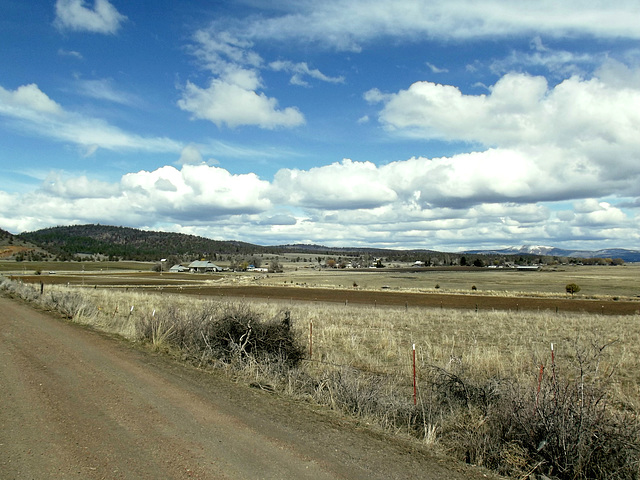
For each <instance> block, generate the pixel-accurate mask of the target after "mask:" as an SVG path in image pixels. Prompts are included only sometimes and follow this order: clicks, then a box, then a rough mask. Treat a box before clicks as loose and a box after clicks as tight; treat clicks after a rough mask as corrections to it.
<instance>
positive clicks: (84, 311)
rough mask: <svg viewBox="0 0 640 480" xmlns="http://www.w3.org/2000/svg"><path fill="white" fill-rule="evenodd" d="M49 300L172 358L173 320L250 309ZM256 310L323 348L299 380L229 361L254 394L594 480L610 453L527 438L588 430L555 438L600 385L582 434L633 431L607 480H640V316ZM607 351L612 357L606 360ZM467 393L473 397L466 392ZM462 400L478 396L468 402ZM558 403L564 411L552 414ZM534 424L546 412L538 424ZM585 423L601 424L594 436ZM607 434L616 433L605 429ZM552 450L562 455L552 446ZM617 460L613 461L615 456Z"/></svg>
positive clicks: (101, 295)
mask: <svg viewBox="0 0 640 480" xmlns="http://www.w3.org/2000/svg"><path fill="white" fill-rule="evenodd" d="M600 268H602V267H600ZM526 275H530V274H529V273H527V274H526ZM564 281H565V280H562V282H564ZM475 283H477V284H480V282H477V281H476V282H475ZM583 283H584V280H583ZM12 288H13V287H12ZM16 288H17V287H16ZM20 288H24V289H27V291H28V292H32V293H27V294H26V296H27V297H29V298H30V299H31V300H33V301H36V302H38V301H43V300H41V299H40V297H39V293H38V292H36V293H33V290H36V289H34V288H33V287H29V286H22V287H20ZM29 289H31V290H29ZM45 296H47V298H49V299H57V300H56V301H57V302H58V304H60V305H64V308H65V309H67V310H66V311H63V312H66V313H65V315H67V316H70V317H73V318H74V319H75V320H76V321H80V322H83V323H89V324H92V325H95V326H97V327H99V328H101V329H104V330H107V331H109V332H112V333H117V334H119V335H122V336H124V337H126V338H129V339H131V340H132V341H136V340H139V339H140V324H141V322H143V323H144V324H146V325H147V327H148V328H149V329H150V331H151V337H150V338H151V343H152V344H153V345H155V348H164V347H163V345H164V346H166V344H167V342H168V339H169V337H170V336H171V335H172V334H173V332H174V329H175V328H176V327H175V325H174V324H172V323H167V322H166V320H165V319H166V318H168V317H167V315H166V314H167V312H169V311H174V312H176V311H177V312H180V311H181V312H190V311H211V310H212V309H218V310H219V309H221V308H222V309H230V308H240V309H242V308H247V303H246V302H244V301H242V300H229V299H226V300H224V303H222V302H218V301H212V300H208V299H201V298H195V297H189V298H187V297H183V296H177V295H162V294H143V293H136V292H115V291H113V290H106V289H93V288H91V289H89V288H84V289H83V288H79V287H76V288H73V287H71V288H70V287H62V286H47V292H46V294H45ZM64 299H66V300H64ZM250 308H251V310H252V311H254V312H258V313H259V315H260V316H261V317H263V318H266V319H271V318H281V317H282V314H283V312H284V311H285V310H286V311H290V318H291V325H292V328H293V331H294V333H295V336H296V338H297V340H298V342H299V344H300V345H301V347H302V348H303V349H304V350H305V351H307V352H309V348H310V346H311V345H310V338H311V335H310V333H311V326H312V328H313V330H312V331H313V335H312V340H313V343H312V355H311V356H310V357H309V353H307V361H306V362H304V363H303V364H302V366H300V367H298V368H295V369H290V368H285V366H284V365H283V364H281V363H278V362H271V363H269V364H264V363H260V362H256V361H253V360H250V361H246V362H244V363H243V364H242V365H238V364H234V365H233V369H231V370H230V367H231V363H230V362H226V363H225V362H223V367H224V368H226V369H227V371H230V372H231V373H232V374H233V375H239V376H242V377H243V378H246V379H247V381H248V382H250V383H253V384H255V385H257V386H260V387H262V388H267V389H269V390H279V391H282V392H285V393H287V394H289V395H295V396H298V397H303V398H309V399H312V400H313V401H315V402H319V403H324V404H327V405H330V406H332V407H333V408H335V409H338V410H341V411H344V412H345V413H348V414H353V415H358V416H361V417H362V418H365V419H367V420H368V421H375V422H377V423H379V424H382V425H383V426H385V427H387V428H389V429H391V430H393V431H396V432H399V433H404V434H410V435H412V436H416V437H417V438H419V439H420V440H421V441H423V442H424V443H426V444H429V445H432V446H433V448H439V449H443V450H446V451H448V452H449V453H452V454H455V455H458V456H460V458H462V459H466V460H467V461H472V462H474V463H480V464H484V465H486V466H489V467H491V468H495V469H496V470H498V471H500V472H502V473H505V474H510V475H523V474H524V473H526V472H528V471H530V470H531V469H532V467H535V464H536V462H541V463H540V464H539V465H538V466H537V467H536V468H535V469H534V470H536V472H537V473H542V472H544V473H546V474H547V475H551V476H557V477H558V478H589V475H594V474H593V473H588V472H592V471H596V470H589V468H587V466H585V465H586V464H585V462H587V461H588V458H586V457H588V456H589V455H595V454H594V452H592V450H590V449H592V448H599V449H600V450H602V448H603V447H602V446H597V445H596V446H593V445H594V444H593V442H591V443H589V442H586V443H585V442H583V444H582V448H583V450H581V451H575V452H566V451H565V452H564V454H565V456H569V455H573V456H572V457H571V458H568V460H567V461H566V462H565V463H566V465H564V466H562V465H555V466H554V465H552V464H551V463H550V462H551V460H549V459H547V458H546V457H544V456H543V454H544V453H545V452H544V451H542V453H540V452H536V448H537V446H536V445H533V446H532V441H531V440H530V439H529V440H527V438H528V437H527V438H525V437H526V436H527V435H530V436H531V435H533V436H535V435H538V436H540V435H543V436H544V438H543V440H545V441H547V437H549V438H551V436H554V437H553V438H556V437H558V438H560V437H562V435H567V434H568V432H570V431H574V430H575V429H574V430H569V429H567V430H566V431H561V432H558V431H557V428H556V427H553V425H552V427H553V428H551V427H550V426H549V422H550V419H553V418H555V417H557V416H558V415H560V414H561V415H563V418H565V421H566V423H567V425H569V424H571V422H573V421H574V420H575V419H576V418H577V417H576V413H575V412H576V410H575V409H574V408H573V407H572V406H573V405H575V404H576V398H579V397H576V396H575V395H578V394H579V393H576V392H582V401H583V402H584V392H585V391H587V390H585V387H584V386H585V385H588V386H593V388H592V390H589V391H592V392H593V397H592V398H595V399H597V398H600V397H598V395H601V396H602V398H606V402H604V403H606V405H607V409H608V410H606V409H605V408H604V407H603V408H602V409H600V407H599V405H600V403H598V402H599V400H598V402H596V401H595V400H594V402H595V403H594V404H588V405H586V406H588V407H589V408H590V410H587V409H586V408H584V409H581V410H580V412H581V414H582V412H591V413H590V416H589V417H588V418H587V417H586V416H585V417H584V419H580V424H579V428H577V427H576V428H577V430H575V431H579V432H587V433H588V435H596V436H597V435H601V434H602V431H605V430H606V432H607V434H606V435H607V436H608V437H611V438H614V437H615V435H614V434H617V433H616V432H618V433H619V430H620V425H627V426H628V427H629V430H628V431H627V432H626V433H625V432H623V433H624V435H626V437H625V436H624V435H623V436H622V437H621V438H622V440H621V441H622V442H627V441H628V438H629V435H631V437H630V438H632V439H633V438H635V443H633V441H632V442H631V443H630V445H631V447H629V448H631V454H630V455H631V457H629V458H632V460H628V459H627V457H624V458H623V459H622V460H620V462H622V463H624V462H626V463H625V465H624V469H619V472H622V473H619V474H614V473H611V472H609V473H607V472H602V471H600V473H598V474H597V475H598V477H599V478H637V472H638V470H637V466H638V464H637V463H633V462H637V458H638V452H637V450H633V449H634V448H635V449H637V448H638V439H637V436H636V437H633V435H635V434H636V433H637V429H636V430H634V428H636V427H637V425H638V420H637V415H638V413H639V412H640V404H639V403H638V402H639V400H638V399H639V398H640V368H638V367H639V365H638V359H640V323H639V321H638V316H637V315H636V316H606V317H605V316H602V315H586V314H569V313H560V314H555V313H553V312H501V311H480V312H475V311H463V310H446V309H445V310H442V309H417V308H416V309H409V310H406V309H404V308H388V307H384V308H383V307H378V308H373V307H365V306H356V305H344V304H334V305H322V306H321V307H320V306H318V305H315V304H311V303H299V302H296V303H290V302H282V301H274V300H271V301H259V300H252V301H251V304H250ZM552 343H553V344H554V353H555V364H554V365H553V369H552V368H551V352H550V346H551V344H552ZM413 344H415V345H416V357H417V375H418V383H417V387H418V392H417V393H418V395H417V398H416V400H417V403H418V404H417V405H416V406H414V405H413V385H412V355H411V352H412V345H413ZM603 346H606V348H601V347H603ZM594 349H595V350H594ZM591 351H595V352H596V353H595V354H593V355H592V357H593V358H597V365H596V364H595V363H593V362H592V363H589V365H588V367H589V368H582V367H584V366H586V365H587V363H586V361H585V358H586V356H587V354H586V352H591ZM589 358H591V357H589ZM541 364H542V365H544V366H545V367H546V370H545V374H544V377H543V382H542V383H541V384H538V380H539V377H538V374H539V370H540V365H541ZM578 367H579V368H578ZM552 374H553V378H554V382H557V379H562V381H563V382H565V383H563V385H564V390H563V392H565V393H564V397H563V398H564V403H562V404H561V405H560V406H558V401H557V398H560V397H559V394H558V390H555V391H554V390H553V389H552V388H551V387H550V385H554V386H555V387H554V388H556V387H557V385H558V383H554V384H551V383H549V382H551V375H552ZM539 385H541V386H542V388H541V392H542V395H543V400H544V402H546V403H544V402H543V401H542V400H540V405H538V401H539V398H538V396H539V395H540V394H538V393H537V388H538V386H539ZM580 385H582V387H580ZM461 386H463V387H464V388H462V390H461ZM461 391H462V392H464V395H462V396H460V395H461V394H460V392H461ZM474 392H475V393H474ZM550 392H551V393H550ZM554 392H555V393H554ZM545 395H546V396H545ZM456 396H458V397H459V398H463V400H464V402H462V403H456V402H454V401H453V400H452V399H455V398H458V397H456ZM589 398H591V397H589ZM505 399H506V400H505ZM550 399H553V402H555V403H553V402H552V403H549V402H551V400H550ZM578 401H579V400H578ZM534 402H535V403H534ZM604 403H603V404H604ZM561 407H562V408H561ZM605 410H606V411H607V412H608V411H612V412H614V413H615V415H623V417H620V418H623V420H624V422H623V423H622V424H620V423H616V422H615V421H614V420H612V418H613V417H611V418H610V417H608V416H606V417H603V416H602V415H604V413H605ZM447 412H448V413H447ZM532 412H538V414H537V415H531V413H532ZM558 412H559V413H558ZM625 415H626V416H625ZM616 418H617V417H616ZM514 419H517V420H518V422H520V423H519V424H522V425H524V427H526V428H524V427H522V428H521V429H520V430H518V428H516V427H517V426H518V425H519V424H518V425H511V423H509V422H512V421H514ZM585 419H586V420H590V421H592V423H593V424H594V426H593V428H591V427H589V428H591V429H590V430H588V431H587V430H586V428H587V426H586V425H587V423H586V420H585ZM629 419H632V421H630V420H629ZM492 422H493V423H492ZM496 422H497V423H496ZM551 423H553V422H552V421H551ZM506 424H509V425H511V427H509V432H512V434H513V432H516V433H517V432H520V433H518V435H520V436H517V435H516V436H513V437H509V435H508V434H507V433H506V432H505V431H503V429H504V428H505V425H506ZM571 425H575V424H571ZM602 425H604V426H605V427H606V429H605V430H602V431H601V430H598V428H600V427H601V426H602ZM567 428H568V427H567ZM572 428H573V427H572ZM603 428H604V427H603ZM545 429H546V430H545ZM607 429H608V430H607ZM522 432H525V433H526V432H530V433H526V434H525V433H522ZM531 432H534V433H535V435H534V433H531ZM541 432H542V433H541ZM545 432H546V433H545ZM590 432H591V433H590ZM593 432H596V433H593ZM598 432H600V433H598ZM587 433H585V434H587ZM581 434H582V433H581ZM513 435H515V434H513ZM523 435H524V437H523ZM506 438H509V440H508V442H507V443H505V444H502V443H500V442H503V441H504V439H506ZM531 438H533V437H531ZM536 438H537V437H536ZM541 438H542V437H541ZM549 441H551V440H549ZM554 448H556V447H554ZM625 448H626V447H625ZM548 450H549V451H551V447H549V449H548ZM634 451H635V453H633V452H634ZM585 455H586V457H585ZM608 455H609V457H611V458H613V453H609V454H608ZM633 455H636V456H635V457H633ZM574 457H575V458H574ZM585 458H586V459H585ZM594 458H595V456H594ZM616 458H617V457H616ZM633 458H635V459H636V460H633ZM500 459H502V460H500ZM623 460H624V461H623ZM532 462H534V463H532ZM600 462H601V463H602V460H600ZM629 462H631V463H629ZM627 463H628V464H627ZM634 465H635V467H634ZM554 468H555V470H554ZM602 468H609V467H602ZM611 468H614V467H613V466H612V467H611ZM615 468H618V467H615ZM620 468H622V467H620ZM633 468H636V470H635V472H636V473H635V474H634V475H631V474H629V472H633ZM559 469H560V470H559ZM562 469H564V470H562ZM561 470H562V471H561ZM625 472H626V473H625ZM616 475H617V476H616Z"/></svg>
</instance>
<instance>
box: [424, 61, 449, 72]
mask: <svg viewBox="0 0 640 480" xmlns="http://www.w3.org/2000/svg"><path fill="white" fill-rule="evenodd" d="M427 67H429V69H430V70H431V72H432V73H447V72H448V71H449V70H448V69H446V68H439V67H436V66H435V65H434V64H432V63H429V62H427Z"/></svg>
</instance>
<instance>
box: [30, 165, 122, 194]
mask: <svg viewBox="0 0 640 480" xmlns="http://www.w3.org/2000/svg"><path fill="white" fill-rule="evenodd" d="M41 191H42V192H45V193H47V194H51V195H53V196H56V197H59V198H69V199H74V198H79V199H96V198H111V197H115V196H117V195H118V193H119V189H118V187H117V186H116V185H113V184H110V183H107V182H101V181H99V180H90V179H89V178H87V177H86V176H85V175H82V176H80V177H74V178H63V177H62V176H61V175H60V174H59V173H54V172H52V173H50V174H49V175H48V176H47V178H46V179H45V180H44V182H42V187H41Z"/></svg>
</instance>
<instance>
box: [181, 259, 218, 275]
mask: <svg viewBox="0 0 640 480" xmlns="http://www.w3.org/2000/svg"><path fill="white" fill-rule="evenodd" d="M189 271H190V272H194V273H205V272H221V271H222V268H221V267H219V266H218V265H216V264H215V263H212V262H209V261H206V260H196V261H195V262H191V263H190V264H189Z"/></svg>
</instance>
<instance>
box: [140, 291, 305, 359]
mask: <svg viewBox="0 0 640 480" xmlns="http://www.w3.org/2000/svg"><path fill="white" fill-rule="evenodd" d="M137 331H138V338H139V339H140V340H145V341H150V342H151V343H153V344H154V345H158V344H160V343H162V344H164V345H167V346H171V347H173V348H176V349H178V350H179V351H180V352H182V356H183V358H184V359H188V360H190V361H191V362H193V363H196V364H198V365H200V366H202V365H207V364H214V363H216V362H218V361H221V362H226V363H229V362H231V361H234V360H238V359H247V358H251V359H253V360H255V361H258V362H270V361H276V362H279V361H282V362H284V363H285V364H287V365H289V366H295V365H296V364H298V362H299V361H300V360H301V359H302V358H303V357H304V352H303V350H302V348H301V347H300V346H299V345H298V342H297V339H296V338H295V336H294V335H293V332H292V330H291V321H290V317H289V313H288V312H285V313H283V314H282V317H281V318H273V319H271V320H264V319H262V318H261V317H260V315H259V314H257V313H256V312H255V311H253V310H251V309H250V308H248V307H247V306H246V305H240V306H236V305H224V306H222V305H220V304H213V303H207V304H204V305H201V306H200V308H194V309H192V310H188V311H185V310H183V309H177V308H169V309H168V310H167V311H166V312H163V313H160V314H158V315H157V316H154V317H152V318H150V319H144V318H143V319H142V320H140V322H139V324H138V328H137Z"/></svg>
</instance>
